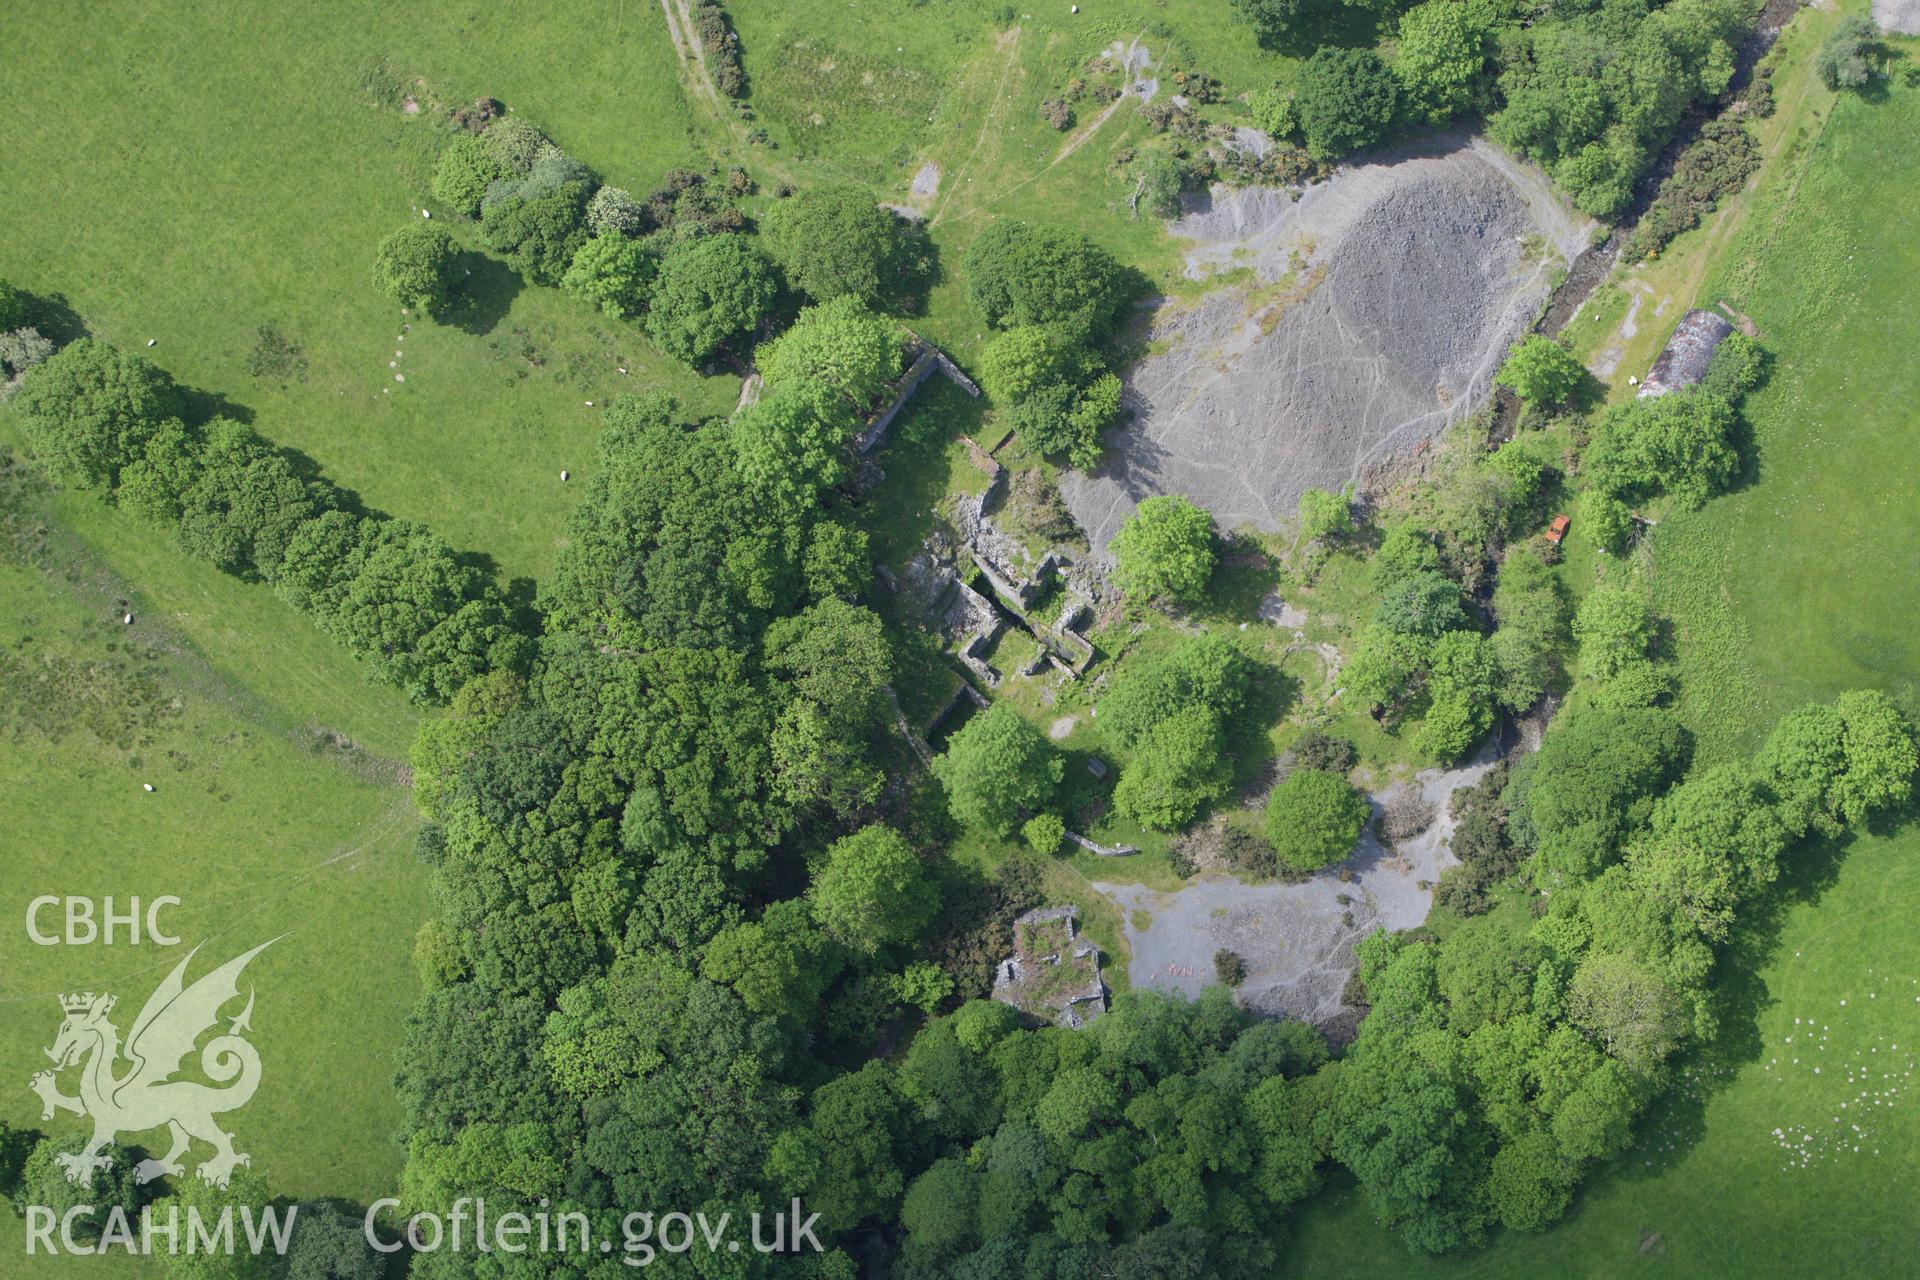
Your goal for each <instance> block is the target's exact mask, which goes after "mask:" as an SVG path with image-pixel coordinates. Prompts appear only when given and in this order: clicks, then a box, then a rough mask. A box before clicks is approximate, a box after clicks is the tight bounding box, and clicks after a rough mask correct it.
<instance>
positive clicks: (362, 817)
mask: <svg viewBox="0 0 1920 1280" xmlns="http://www.w3.org/2000/svg"><path fill="white" fill-rule="evenodd" d="M0 600H4V602H5V604H4V607H0V652H3V653H4V655H5V657H6V660H7V664H8V665H7V667H6V672H5V674H6V678H7V679H8V681H9V684H10V686H11V687H10V689H9V691H8V692H9V695H10V696H8V697H6V698H4V699H0V742H4V748H5V749H4V750H0V845H3V847H4V851H5V854H4V856H5V868H6V873H7V874H6V876H5V878H4V895H0V896H4V901H0V911H4V913H5V918H6V921H7V927H6V928H5V929H0V975H3V976H0V1081H3V1082H5V1086H4V1087H0V1120H4V1121H5V1122H6V1123H7V1124H8V1125H10V1126H12V1127H13V1128H15V1129H16V1130H18V1129H38V1130H41V1131H43V1132H47V1133H52V1134H56V1135H60V1136H65V1135H67V1134H71V1133H78V1132H80V1131H81V1130H82V1127H83V1125H84V1123H85V1122H84V1121H82V1120H80V1119H78V1118H76V1117H74V1116H71V1115H66V1114H62V1115H59V1116H57V1117H56V1118H55V1119H53V1120H51V1121H43V1120H42V1119H41V1117H40V1103H39V1100H38V1098H37V1097H36V1096H35V1095H34V1094H33V1093H31V1092H30V1091H29V1090H28V1088H27V1081H28V1078H29V1077H30V1076H31V1075H32V1074H33V1073H34V1072H36V1071H38V1070H42V1069H45V1068H46V1067H47V1065H48V1064H47V1061H46V1059H45V1058H44V1056H43V1055H42V1052H41V1051H42V1050H43V1049H44V1048H46V1047H47V1046H48V1045H50V1044H52V1043H53V1039H54V1035H55V1033H56V1031H57V1030H58V1028H59V1024H60V1019H61V1016H62V1015H61V1010H60V1007H59V1005H58V1003H57V997H58V996H59V995H61V994H63V993H66V992H71V991H87V990H91V991H104V992H111V993H112V994H114V995H115V996H117V997H118V999H119V1007H118V1009H117V1011H116V1019H115V1020H116V1023H117V1025H118V1026H119V1027H120V1029H121V1030H122V1032H123V1033H124V1032H125V1031H126V1030H127V1029H128V1028H129V1027H130V1026H131V1021H132V1019H133V1017H134V1015H135V1014H137V1013H138V1012H139V1010H140V1007H141V1005H142V1004H143V1002H144V1001H145V1000H146V998H147V996H148V995H149V994H151V993H152V991H153V990H154V988H155V987H156V986H157V985H158V983H159V982H160V980H161V979H162V978H163V977H165V976H166V974H167V972H168V971H169V970H170V969H171V968H172V967H173V966H174V965H175V964H177V963H179V961H180V960H181V959H183V958H184V957H185V955H186V954H187V952H188V951H189V950H190V949H191V948H192V947H194V946H195V945H200V944H204V945H203V948H202V950H201V952H200V954H199V956H198V957H197V958H196V959H195V961H194V964H193V968H192V970H191V971H190V975H189V976H190V978H191V977H197V976H199V975H201V974H203V973H205V972H206V971H207V970H209V969H211V968H213V967H214V966H217V965H219V964H222V963H224V962H225V961H227V960H229V959H231V958H233V957H234V956H235V955H238V954H239V953H241V952H242V951H244V950H247V949H248V948H250V947H253V946H256V945H258V944H259V943H262V942H265V941H267V940H268V939H270V938H276V937H279V938H280V939H281V940H280V941H279V942H277V943H275V944H274V945H273V946H272V947H271V948H270V949H268V950H267V951H266V952H264V953H263V954H262V955H261V956H260V957H259V958H258V959H256V960H255V961H254V962H253V963H252V965H250V966H249V968H248V971H247V975H246V980H245V984H244V985H247V986H251V987H252V988H254V989H255V991H256V992H257V996H256V1003H255V1008H254V1014H253V1020H252V1025H253V1028H254V1030H253V1033H252V1035H251V1036H250V1037H249V1038H250V1039H251V1041H252V1042H253V1043H254V1045H255V1046H256V1047H257V1048H258V1049H259V1051H260V1056H261V1061H262V1083H261V1086H260V1089H259V1092H258V1093H257V1094H256V1095H255V1097H254V1098H253V1100H252V1101H250V1102H249V1103H248V1104H247V1105H246V1106H245V1107H244V1108H242V1109H240V1110H238V1111H236V1112H233V1113H232V1114H231V1115H229V1116H226V1117H224V1123H226V1124H227V1126H228V1127H229V1128H231V1129H232V1130H233V1132H234V1133H235V1134H236V1145H237V1148H238V1149H239V1150H241V1151H244V1152H247V1153H248V1154H250V1155H251V1156H252V1157H253V1168H254V1170H255V1171H256V1172H258V1173H260V1174H262V1175H264V1176H265V1177H266V1179H267V1181H268V1184H269V1186H270V1187H271V1188H272V1190H273V1192H274V1193H275V1194H276V1195H285V1196H292V1197H303V1196H332V1197H343V1198H347V1199H352V1200H356V1201H365V1200H368V1199H371V1198H373V1197H375V1196H377V1195H380V1194H383V1193H384V1192H385V1190H386V1189H388V1188H390V1187H391V1186H392V1185H393V1182H394V1178H395V1177H396V1175H397V1173H398V1169H399V1164H400V1151H399V1149H398V1148H397V1147H396V1146H395V1145H394V1144H393V1143H391V1142H390V1141H387V1140H386V1139H385V1135H388V1134H391V1133H393V1132H395V1131H396V1130H397V1129H398V1127H399V1123H400V1114H399V1104H398V1101H397V1100H396V1099H395V1097H394V1095H393V1091H392V1089H391V1088H390V1087H389V1084H388V1077H389V1076H390V1075H391V1073H392V1060H391V1052H392V1049H391V1046H392V1045H393V1044H394V1043H395V1042H396V1041H397V1040H398V1038H399V1035H400V1030H401V1027H402V1025H403V1023H404V1020H405V1018H406V1016H407V1013H408V1012H409V1011H410V1010H411V1008H412V1006H413V1003H414V1001H415V1000H416V999H417V997H418V988H417V985H416V982H415V979H414V976H413V968H412V964H411V959H410V957H411V952H412V944H413V936H414V932H415V930H416V929H417V928H418V925H419V922H420V920H421V919H422V918H423V917H424V915H425V913H426V877H425V874H424V870H423V869H422V868H421V867H420V866H419V864H418V863H417V862H416V861H415V859H414V857H413V853H412V842H413V834H414V832H415V830H416V829H417V827H418V825H419V818H418V816H417V815H416V813H415V812H414V809H413V805H412V801H411V798H410V797H409V795H408V794H407V792H406V790H405V789H404V788H402V787H400V786H398V785H396V782H395V774H394V769H393V762H392V761H390V760H385V759H382V758H380V757H378V756H375V755H372V754H369V753H359V752H351V751H346V750H342V749H341V748H340V747H339V746H338V745H337V744H335V743H333V742H331V741H330V740H324V739H321V738H318V737H315V736H313V735H311V734H309V733H306V732H305V731H303V730H302V729H301V728H300V727H299V726H298V725H286V724H280V723H276V722H275V719H274V717H273V716H272V715H271V714H266V715H262V714H260V713H259V712H258V710H257V707H256V704H255V701H254V699H253V696H252V695H251V694H249V693H246V692H245V691H240V690H234V689H232V688H229V687H226V686H224V685H223V684H222V682H221V678H220V677H219V675H218V673H217V671H215V670H214V669H213V668H212V667H211V666H210V664H207V663H206V662H204V661H203V660H202V659H201V658H200V656H199V655H198V654H196V653H193V652H191V651H183V650H181V649H179V648H178V647H177V643H176V639H175V638H161V639H158V640H156V639H155V635H154V632H155V630H158V628H157V626H156V627H155V628H154V629H151V630H150V629H148V628H147V627H145V626H143V625H142V624H141V623H139V622H136V624H135V626H133V627H131V628H129V627H125V626H124V625H122V624H121V623H120V622H119V620H118V618H117V616H114V615H111V614H109V613H108V612H107V610H106V609H104V608H102V607H101V605H100V603H99V602H98V600H97V599H95V598H94V597H93V596H91V595H90V594H88V593H86V592H85V591H82V590H77V589H75V588H74V587H72V586H70V585H69V584H68V583H67V582H65V581H63V580H61V579H60V578H56V577H50V576H48V575H46V574H44V573H42V572H41V571H40V570H39V569H36V568H30V567H24V566H21V565H19V564H17V563H0ZM143 784H151V785H152V786H153V787H154V790H153V791H151V792H149V791H146V790H144V785H143ZM41 895H56V896H59V897H66V896H69V895H72V896H78V897H86V898H92V899H94V900H96V902H98V900H100V899H104V898H106V897H108V896H111V897H113V898H114V899H115V903H116V906H117V909H119V910H122V911H124V910H125V909H126V907H127V905H128V900H129V899H130V898H132V897H135V896H137V897H139V898H140V899H141V900H142V901H143V902H151V901H152V900H153V899H154V898H156V897H159V896H161V895H172V896H175V897H178V898H179V899H180V900H181V905H180V906H179V907H177V908H172V909H169V910H168V911H166V912H165V913H164V914H163V915H162V916H161V917H160V923H161V924H162V925H163V926H164V927H165V928H166V930H167V931H168V932H170V933H173V934H176V935H178V936H179V937H180V939H181V944H180V945H179V946H177V947H159V946H155V945H153V944H152V943H150V942H143V943H142V944H140V945H137V946H136V945H129V944H128V943H127V942H126V941H125V938H124V936H122V937H121V938H119V939H117V940H116V942H115V944H114V945H112V946H106V945H100V944H95V945H91V946H65V945H61V946H41V945H35V944H34V943H33V942H31V941H30V940H29V938H28V936H27V932H26V928H25V921H26V919H27V905H28V903H29V902H30V901H31V900H32V899H33V898H35V897H39V896H41ZM100 909H101V908H100V907H98V906H96V911H99V910H100ZM40 924H41V927H42V929H43V931H47V932H54V933H59V932H61V923H60V911H59V909H57V908H55V909H48V910H45V911H43V913H42V915H41V919H40ZM282 935H284V936H282ZM68 1087H69V1088H70V1087H71V1084H70V1082H69V1084H68ZM125 1140H127V1141H130V1142H134V1143H139V1144H142V1145H148V1146H152V1145H153V1144H156V1143H157V1144H162V1145H164V1142H165V1134H164V1132H159V1133H141V1134H128V1135H125ZM159 1149H160V1148H159V1147H155V1148H154V1150H155V1152H156V1153H157V1152H158V1150H159ZM205 1154H206V1152H205V1151H204V1150H197V1151H196V1157H197V1156H204V1155H205ZM191 1167H192V1161H191V1160H190V1161H189V1169H191ZM0 1258H4V1259H5V1262H4V1263H0V1274H5V1275H7V1276H9V1277H14V1276H19V1277H23V1278H24V1277H33V1278H36V1280H37V1278H38V1277H41V1276H48V1277H52V1276H67V1275H74V1274H79V1273H80V1272H81V1271H82V1269H86V1268H90V1269H91V1270H90V1272H89V1273H90V1274H114V1275H116V1276H120V1275H133V1274H140V1275H144V1274H153V1273H157V1267H156V1266H154V1264H152V1263H145V1264H141V1265H140V1266H137V1267H136V1266H134V1265H132V1264H130V1263H127V1262H125V1260H122V1262H121V1263H119V1264H107V1263H103V1262H100V1261H98V1260H95V1259H91V1258H89V1259H85V1260H80V1259H73V1258H61V1259H47V1258H44V1257H43V1258H39V1259H28V1258H26V1256H25V1254H24V1240H23V1239H22V1238H21V1236H20V1226H19V1223H18V1222H17V1220H16V1219H15V1218H14V1217H13V1215H12V1214H11V1213H5V1212H0Z"/></svg>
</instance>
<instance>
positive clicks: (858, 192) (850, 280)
mask: <svg viewBox="0 0 1920 1280" xmlns="http://www.w3.org/2000/svg"><path fill="white" fill-rule="evenodd" d="M763 234H764V235H765V238H766V243H767V252H768V253H770V254H771V255H772V256H773V260H774V261H775V262H777V263H779V264H780V269H781V270H782V271H783V272H785V273H786V277H787V280H788V282H789V283H791V284H792V285H793V287H794V288H796V289H798V290H800V292H802V293H804V294H806V295H807V296H808V297H810V298H812V299H814V301H816V302H831V301H833V300H834V299H836V298H857V299H859V300H860V301H862V302H865V303H867V304H868V305H869V306H877V305H879V304H880V303H881V302H882V301H884V300H885V298H886V297H887V295H888V294H889V293H891V292H892V291H894V290H895V289H897V288H898V287H899V284H900V276H901V272H902V270H903V269H904V267H905V258H906V251H905V250H906V246H905V234H904V228H903V227H902V225H901V222H900V218H899V216H898V215H897V214H895V213H894V212H893V211H892V210H890V209H883V208H881V207H880V206H879V205H878V204H876V203H875V202H874V199H873V196H872V194H871V193H870V192H867V191H865V190H863V189H861V188H859V187H855V186H847V185H833V186H821V187H809V188H807V189H805V190H803V191H800V192H798V193H796V194H794V195H792V196H789V197H788V198H787V199H785V200H783V201H781V202H780V203H778V204H776V205H774V207H773V208H772V209H771V210H770V211H768V213H767V218H766V224H765V230H764V233H763Z"/></svg>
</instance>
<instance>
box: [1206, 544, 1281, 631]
mask: <svg viewBox="0 0 1920 1280" xmlns="http://www.w3.org/2000/svg"><path fill="white" fill-rule="evenodd" d="M1280 577H1281V574H1280V565H1279V562H1278V561H1276V560H1275V559H1274V558H1273V557H1272V556H1269V555H1268V554H1267V552H1266V549H1265V548H1264V547H1262V546H1261V545H1260V542H1259V540H1258V539H1257V538H1254V537H1252V536H1251V535H1249V534H1247V533H1244V532H1242V533H1236V534H1234V535H1233V536H1232V537H1230V538H1228V539H1226V540H1225V543H1224V545H1223V546H1222V547H1221V549H1220V559H1219V562H1218V565H1217V567H1216V568H1215V569H1214V571H1213V580H1212V582H1210V583H1209V584H1208V586H1207V599H1206V601H1205V603H1203V604H1202V605H1200V606H1199V608H1198V609H1196V610H1195V613H1196V614H1197V615H1198V616H1201V617H1205V618H1212V619H1216V620H1218V621H1222V622H1251V621H1252V620H1253V619H1255V618H1257V617H1258V616H1259V614H1260V605H1261V603H1262V602H1263V601H1265V600H1266V599H1267V597H1268V596H1271V595H1272V594H1273V593H1274V592H1275V591H1277V590H1279V589H1280Z"/></svg>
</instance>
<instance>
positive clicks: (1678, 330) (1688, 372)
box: [1638, 307, 1733, 399]
mask: <svg viewBox="0 0 1920 1280" xmlns="http://www.w3.org/2000/svg"><path fill="white" fill-rule="evenodd" d="M1732 332H1733V325H1732V324H1731V323H1730V322H1729V321H1728V320H1727V318H1726V317H1725V316H1722V315H1720V314H1719V313H1718V312H1715V311H1707V310H1705V309H1703V308H1700V307H1695V308H1694V309H1693V310H1691V311H1689V312H1687V314H1686V315H1684V316H1681V317H1680V323H1679V325H1678V326H1676V327H1675V328H1674V331H1673V336H1672V337H1671V338H1668V339H1667V345H1666V346H1664V347H1662V348H1661V349H1660V355H1659V356H1658V358H1656V359H1655V360H1654V362H1653V368H1651V369H1649V370H1647V377H1646V381H1644V382H1642V383H1641V384H1640V390H1639V393H1638V395H1639V397H1640V398H1642V399H1645V398H1647V397H1649V396H1664V395H1666V394H1667V393H1668V392H1669V391H1680V390H1683V389H1685V388H1687V387H1692V386H1697V385H1699V382H1700V380H1701V379H1702V378H1704V377H1706V376H1707V366H1708V365H1710V364H1712V363H1713V353H1714V352H1715V351H1718V350H1719V349H1720V344H1721V343H1722V342H1724V341H1726V338H1727V335H1728V334H1730V333H1732Z"/></svg>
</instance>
